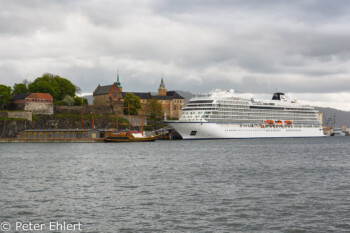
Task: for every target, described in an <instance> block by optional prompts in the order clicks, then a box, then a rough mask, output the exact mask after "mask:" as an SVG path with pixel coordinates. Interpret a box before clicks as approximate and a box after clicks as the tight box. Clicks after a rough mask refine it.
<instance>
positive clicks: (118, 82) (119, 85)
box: [116, 69, 122, 88]
mask: <svg viewBox="0 0 350 233" xmlns="http://www.w3.org/2000/svg"><path fill="white" fill-rule="evenodd" d="M116 84H117V87H119V88H121V87H122V85H121V84H120V81H119V69H118V74H117V83H116Z"/></svg>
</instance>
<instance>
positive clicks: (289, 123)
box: [284, 121, 293, 125]
mask: <svg viewBox="0 0 350 233" xmlns="http://www.w3.org/2000/svg"><path fill="white" fill-rule="evenodd" d="M284 123H285V124H287V125H291V124H293V122H292V121H284Z"/></svg>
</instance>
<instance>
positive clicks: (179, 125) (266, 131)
mask: <svg viewBox="0 0 350 233" xmlns="http://www.w3.org/2000/svg"><path fill="white" fill-rule="evenodd" d="M166 123H167V124H169V125H170V126H171V127H173V128H174V129H175V130H176V131H177V132H178V133H179V134H180V135H181V136H182V138H183V139H187V140H189V139H190V140H191V139H192V140H194V139H244V138H306V137H324V136H325V135H324V134H323V130H322V128H321V127H313V128H311V127H310V128H299V127H264V128H261V127H258V126H248V125H238V124H229V123H208V122H203V123H201V122H181V121H167V122H166Z"/></svg>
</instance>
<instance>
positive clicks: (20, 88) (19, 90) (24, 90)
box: [12, 83, 28, 95]
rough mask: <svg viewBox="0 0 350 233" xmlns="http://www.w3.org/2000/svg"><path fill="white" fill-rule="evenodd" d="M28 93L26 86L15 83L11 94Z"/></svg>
mask: <svg viewBox="0 0 350 233" xmlns="http://www.w3.org/2000/svg"><path fill="white" fill-rule="evenodd" d="M23 93H28V88H27V86H26V84H24V83H15V85H13V90H12V95H17V94H23Z"/></svg>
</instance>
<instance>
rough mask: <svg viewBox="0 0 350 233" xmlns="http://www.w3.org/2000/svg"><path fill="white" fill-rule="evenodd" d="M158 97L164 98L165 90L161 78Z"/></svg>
mask: <svg viewBox="0 0 350 233" xmlns="http://www.w3.org/2000/svg"><path fill="white" fill-rule="evenodd" d="M158 95H159V96H166V88H165V84H164V81H163V78H162V81H161V82H160V85H159V88H158Z"/></svg>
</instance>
